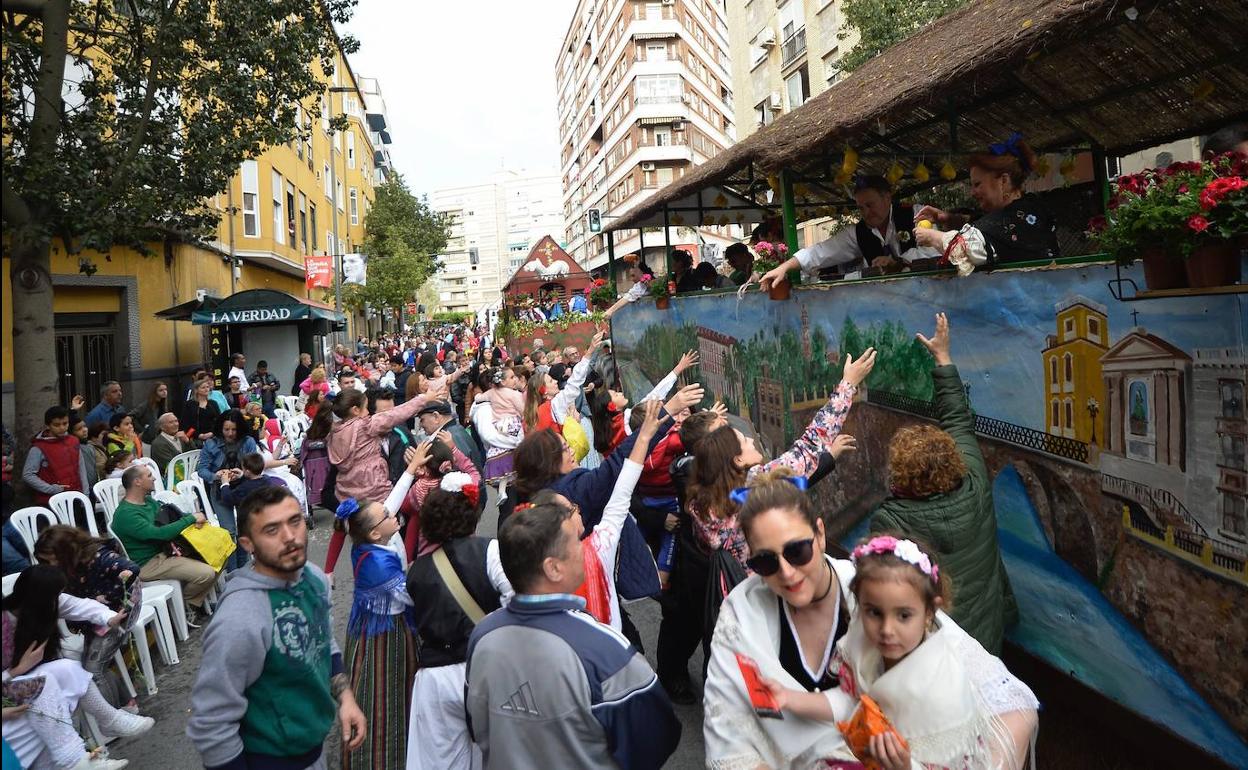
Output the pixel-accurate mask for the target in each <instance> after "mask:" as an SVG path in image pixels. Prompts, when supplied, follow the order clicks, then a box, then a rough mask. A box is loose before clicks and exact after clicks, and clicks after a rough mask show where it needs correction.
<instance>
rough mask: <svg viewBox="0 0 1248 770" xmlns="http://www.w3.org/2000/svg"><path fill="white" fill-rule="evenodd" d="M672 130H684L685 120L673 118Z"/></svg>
mask: <svg viewBox="0 0 1248 770" xmlns="http://www.w3.org/2000/svg"><path fill="white" fill-rule="evenodd" d="M672 130H673V131H684V130H685V121H683V120H673V121H672Z"/></svg>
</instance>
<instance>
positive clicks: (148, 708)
mask: <svg viewBox="0 0 1248 770" xmlns="http://www.w3.org/2000/svg"><path fill="white" fill-rule="evenodd" d="M332 518H333V517H332V516H331V515H330V513H329V512H328V511H323V510H322V511H318V515H317V517H316V521H317V527H316V529H315V530H313V531H312V533H311V539H310V543H309V556H310V558H311V560H312V561H313V562H314V563H316V564H324V562H325V552H326V550H327V549H328V546H329V536H330V532H331V530H330V522H331V521H332ZM497 520H498V506H497V499H496V496H495V495H494V494H493V491H492V490H491V494H490V504H489V505H488V506H487V508H486V512H485V517H484V518H483V519H482V522H481V526H480V529H479V531H480V532H481V533H482V534H484V535H489V536H493V535H494V534H495V529H496V525H497ZM334 581H335V587H334V633H335V635H336V637H337V638H338V641H339V643H340V644H341V642H342V639H343V635H344V633H345V631H346V625H347V608H348V606H349V605H350V601H351V582H352V581H351V569H350V559H348V558H346V557H345V556H344V557H343V558H340V559H339V560H338V565H337V569H336V570H335V571H334ZM628 611H629V614H630V615H631V616H632V618H633V622H634V623H636V625H637V628H638V629H639V630H640V631H641V635H642V639H643V640H644V642H645V645H646V649H647V652H648V653H649V658H650V664H651V665H654V647H655V640H656V639H657V638H658V633H659V607H658V604H656V603H655V602H651V601H643V602H639V603H636V604H632V605H629V606H628ZM201 634H202V630H201V631H193V633H192V636H191V638H190V640H189V641H187V642H184V643H182V644H180V645H179V649H178V654H179V655H180V656H181V659H182V662H181V663H180V664H179V665H176V666H173V667H171V668H163V667H161V666H160V663H159V657H158V656H157V653H156V650H155V649H154V648H153V650H152V655H153V656H154V658H155V660H156V666H157V671H156V680H157V682H156V683H157V685H158V686H159V688H160V690H159V692H158V693H157V694H156V695H154V696H148V695H146V694H145V693H144V692H143V688H142V686H141V685H139V684H137V683H136V686H137V687H139V690H140V693H139V705H140V708H141V710H142V712H143V713H144V714H148V715H150V716H153V717H155V718H156V727H155V728H153V730H152V732H150V733H148V734H147V735H145V736H143V737H142V738H138V739H133V740H119V741H116V742H115V743H113V744H111V745H110V751H111V752H112V754H113V756H116V757H125V758H127V759H129V760H130V767H131V768H134V770H170V769H172V768H193V767H199V766H200V765H199V757H198V756H197V755H196V754H195V751H194V749H193V748H191V743H190V740H189V739H188V738H187V737H186V721H187V718H188V717H189V714H190V708H191V685H192V683H193V682H194V680H195V676H196V674H197V672H198V670H199V662H200V654H199V653H200V647H199V640H200V635H201ZM701 665H702V657H701V653H698V655H697V656H696V657H695V658H694V660H693V662H692V663H691V664H690V670H691V671H694V672H697V671H698V670H700V667H701ZM694 679H695V680H698V679H699V677H696V676H695V677H694ZM676 711H677V714H679V715H680V719H681V721H682V722H683V723H684V735H683V736H682V739H681V743H680V749H679V750H678V751H677V752H676V754H675V755H673V756H672V758H671V761H669V762H668V763H667V764H666V765H665V767H667V768H673V769H674V770H693V769H694V768H701V767H703V754H704V752H703V749H702V706H701V704H700V703H699V704H698V705H695V706H677V707H676ZM326 747H327V748H326V753H327V758H328V760H329V767H330V769H331V770H333V768H336V767H338V766H339V763H338V743H337V740H336V739H333V740H331V741H329V742H328V743H327V744H326Z"/></svg>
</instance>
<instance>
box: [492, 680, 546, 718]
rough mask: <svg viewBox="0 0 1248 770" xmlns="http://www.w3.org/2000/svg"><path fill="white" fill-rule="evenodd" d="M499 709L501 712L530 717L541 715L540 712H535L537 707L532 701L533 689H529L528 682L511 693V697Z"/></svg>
mask: <svg viewBox="0 0 1248 770" xmlns="http://www.w3.org/2000/svg"><path fill="white" fill-rule="evenodd" d="M500 708H502V710H503V711H511V712H513V713H516V714H528V715H529V716H531V717H540V716H541V715H542V712H540V711H538V710H537V705H536V704H535V703H534V701H533V689H532V688H531V687H529V683H528V682H525V683H524V684H522V685H520V689H518V690H516V691H515V692H513V693H512V694H511V697H510V698H508V699H507V700H506V701H504V702H503V705H502V706H501V707H500Z"/></svg>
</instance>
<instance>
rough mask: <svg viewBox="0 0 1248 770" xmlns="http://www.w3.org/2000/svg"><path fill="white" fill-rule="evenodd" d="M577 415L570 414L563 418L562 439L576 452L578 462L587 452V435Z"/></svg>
mask: <svg viewBox="0 0 1248 770" xmlns="http://www.w3.org/2000/svg"><path fill="white" fill-rule="evenodd" d="M578 417H579V414H570V415H568V416H567V417H565V418H564V419H563V439H564V440H565V441H567V442H568V446H570V447H572V451H573V452H574V453H575V454H576V461H577V462H578V463H579V462H580V461H581V460H584V459H585V455H587V454H589V436H588V435H587V434H586V433H585V428H583V427H582V426H581V421H580V420H579V419H578Z"/></svg>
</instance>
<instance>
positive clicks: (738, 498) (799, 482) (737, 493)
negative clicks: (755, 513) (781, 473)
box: [728, 476, 810, 505]
mask: <svg viewBox="0 0 1248 770" xmlns="http://www.w3.org/2000/svg"><path fill="white" fill-rule="evenodd" d="M784 480H785V481H787V482H789V483H790V484H792V485H793V486H795V487H797V488H798V489H800V490H801V491H803V492H805V491H806V489H807V488H808V487H809V486H810V485H809V483H808V482H807V481H806V477H805V476H787V477H785V479H784ZM751 489H753V487H737V488H736V489H734V490H732V492H730V493H729V494H728V499H729V500H731V501H732V502H734V503H736V504H737V505H745V501H746V499H747V498H748V497H749V496H750V490H751Z"/></svg>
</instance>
